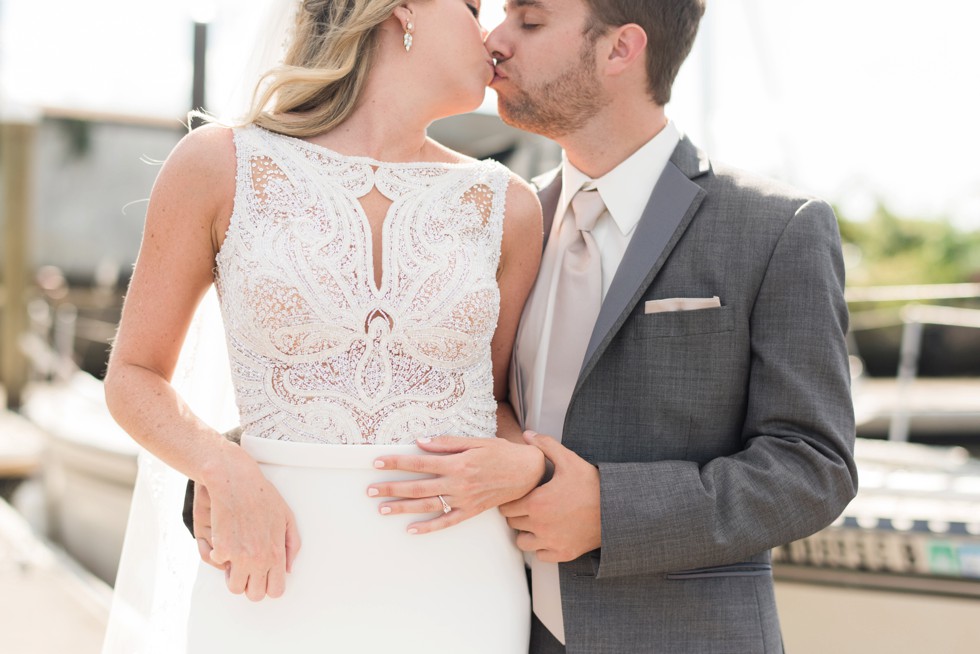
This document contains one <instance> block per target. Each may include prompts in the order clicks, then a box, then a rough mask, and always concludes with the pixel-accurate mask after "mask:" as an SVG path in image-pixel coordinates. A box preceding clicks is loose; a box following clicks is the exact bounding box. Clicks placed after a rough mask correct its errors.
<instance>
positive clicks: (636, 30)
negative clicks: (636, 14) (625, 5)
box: [603, 23, 647, 76]
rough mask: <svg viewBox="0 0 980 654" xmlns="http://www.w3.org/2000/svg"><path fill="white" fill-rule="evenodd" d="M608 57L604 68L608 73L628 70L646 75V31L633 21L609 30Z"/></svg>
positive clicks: (619, 72) (620, 73)
mask: <svg viewBox="0 0 980 654" xmlns="http://www.w3.org/2000/svg"><path fill="white" fill-rule="evenodd" d="M603 38H605V39H607V41H606V43H607V44H608V46H607V47H608V48H609V50H608V52H609V57H608V60H607V61H606V65H605V69H606V73H607V74H608V75H614V76H619V75H622V74H624V73H627V72H630V71H640V72H641V73H642V74H643V75H644V76H645V75H646V50H647V33H646V32H645V31H644V30H643V28H642V27H640V26H639V25H636V24H634V23H628V24H626V25H620V26H619V27H616V28H614V29H612V30H610V31H609V33H608V34H606V35H605V36H604V37H603Z"/></svg>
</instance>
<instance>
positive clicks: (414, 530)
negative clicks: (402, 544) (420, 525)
mask: <svg viewBox="0 0 980 654" xmlns="http://www.w3.org/2000/svg"><path fill="white" fill-rule="evenodd" d="M408 533H410V534H411V535H412V536H414V535H415V534H417V533H419V530H418V529H416V528H415V527H412V528H411V529H409V530H408Z"/></svg>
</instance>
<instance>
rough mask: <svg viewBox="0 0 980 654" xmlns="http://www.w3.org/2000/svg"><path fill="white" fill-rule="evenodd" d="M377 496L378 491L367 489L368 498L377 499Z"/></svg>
mask: <svg viewBox="0 0 980 654" xmlns="http://www.w3.org/2000/svg"><path fill="white" fill-rule="evenodd" d="M377 496H378V489H377V488H369V489H368V497H377Z"/></svg>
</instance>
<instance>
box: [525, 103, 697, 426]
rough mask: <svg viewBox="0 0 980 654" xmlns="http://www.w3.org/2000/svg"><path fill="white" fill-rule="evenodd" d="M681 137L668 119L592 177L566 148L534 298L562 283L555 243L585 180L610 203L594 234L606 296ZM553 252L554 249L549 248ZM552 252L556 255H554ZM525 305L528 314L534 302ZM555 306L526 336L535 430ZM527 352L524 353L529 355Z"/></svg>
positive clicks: (528, 409) (528, 408)
mask: <svg viewBox="0 0 980 654" xmlns="http://www.w3.org/2000/svg"><path fill="white" fill-rule="evenodd" d="M679 142H680V133H679V132H678V130H677V127H675V126H674V123H673V122H672V121H671V122H668V123H667V125H666V126H665V127H664V128H663V129H662V130H660V132H659V133H658V134H657V135H656V136H654V137H653V138H652V139H650V140H649V141H647V142H646V144H644V145H643V146H642V147H640V149H638V150H637V151H636V152H634V153H633V154H632V155H630V156H629V157H628V158H627V159H626V160H624V161H623V162H622V163H620V164H619V165H618V166H616V167H615V168H613V169H612V170H611V171H609V172H608V173H606V174H605V175H603V176H602V177H600V178H599V179H596V180H593V179H591V178H590V177H589V176H588V175H586V174H585V173H583V172H582V171H580V170H579V169H577V168H576V167H575V166H573V165H572V164H571V163H569V161H568V159H567V158H566V157H565V155H564V153H562V167H561V175H562V187H561V188H562V190H561V197H560V198H559V199H558V207H557V209H556V210H555V219H554V222H553V223H552V225H551V233H550V236H549V237H548V245H547V247H546V248H545V253H544V255H543V256H542V259H541V269H540V270H539V271H538V278H539V279H538V282H537V284H541V283H543V282H544V281H545V280H548V281H549V283H550V285H549V291H548V293H542V294H538V292H537V289H535V293H534V295H533V296H532V298H531V302H540V301H544V302H547V306H548V307H549V308H550V306H551V305H552V304H553V303H554V297H555V290H556V288H557V286H558V275H557V272H558V271H557V270H556V266H555V257H554V252H553V250H554V248H556V247H558V229H559V227H560V226H561V222H562V218H563V217H564V216H565V212H566V211H567V210H568V205H569V204H571V202H572V196H574V195H575V194H576V193H577V192H578V190H579V189H580V188H582V186H583V185H585V184H589V183H591V184H594V185H595V186H596V187H597V188H598V190H599V195H600V196H602V201H603V202H604V203H605V205H606V211H605V213H603V214H602V215H601V216H599V219H598V220H597V221H596V224H595V227H593V228H592V237H593V238H594V239H595V241H596V245H598V246H599V254H600V257H601V258H602V298H603V299H605V298H606V293H607V292H608V291H609V286H610V284H612V280H613V277H615V276H616V270H617V269H618V268H619V264H620V262H621V261H622V260H623V254H624V253H625V252H626V248H627V246H628V245H629V243H630V239H631V238H632V237H633V232H635V231H636V225H637V223H639V222H640V217H641V216H642V215H643V210H644V209H645V208H646V205H647V202H649V200H650V195H651V194H652V193H653V187H654V186H656V185H657V181H659V179H660V175H661V174H662V173H663V171H664V168H666V166H667V162H668V161H670V155H671V154H673V153H674V149H675V148H676V147H677V144H678V143H679ZM549 251H550V252H549ZM549 254H550V255H551V256H549ZM528 304H529V306H527V307H525V309H524V312H525V315H527V314H528V313H529V312H530V311H531V310H532V307H531V306H530V302H529V303H528ZM548 314H550V311H547V312H546V313H545V314H544V319H543V321H542V323H543V324H542V325H541V330H540V332H539V333H537V334H525V335H522V338H521V340H524V341H531V342H534V343H535V346H534V349H535V350H536V355H537V356H534V357H533V359H534V360H535V361H534V364H533V365H532V366H530V367H531V371H530V372H531V374H530V375H527V376H525V377H524V379H522V382H521V383H522V386H523V391H524V392H523V401H524V405H523V408H524V428H525V429H535V428H536V426H537V424H538V422H539V419H540V417H541V399H542V394H543V390H544V371H545V366H544V365H543V360H544V358H545V357H544V355H545V354H546V353H547V352H548V345H549V342H550V336H551V320H550V315H548ZM526 355H527V353H526V352H525V354H524V355H522V358H523V356H526ZM549 435H550V436H554V437H555V438H559V439H560V438H561V434H549Z"/></svg>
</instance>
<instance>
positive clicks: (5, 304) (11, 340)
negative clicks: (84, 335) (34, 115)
mask: <svg viewBox="0 0 980 654" xmlns="http://www.w3.org/2000/svg"><path fill="white" fill-rule="evenodd" d="M36 136H37V122H36V121H31V120H16V119H7V118H2V119H0V175H2V177H3V180H2V181H3V188H2V192H0V197H2V198H3V225H4V252H3V273H2V274H3V288H4V293H3V296H2V309H3V314H2V315H3V323H2V328H0V385H2V386H4V387H6V390H7V408H9V409H17V408H19V407H20V404H21V399H22V398H21V396H22V394H23V391H24V386H25V385H26V384H27V359H26V357H25V356H24V354H23V353H22V352H21V350H20V344H19V340H20V336H21V334H23V333H24V332H25V331H26V330H27V295H28V286H29V284H30V273H29V269H30V265H31V261H30V258H31V248H30V237H29V233H30V227H31V220H32V218H33V212H34V206H33V205H34V203H33V200H34V197H33V195H34V148H35V140H36Z"/></svg>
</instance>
